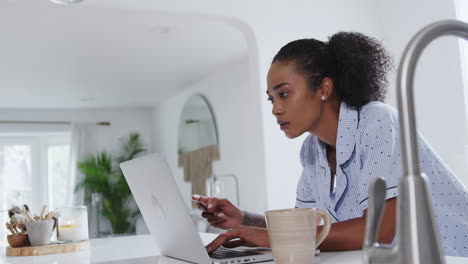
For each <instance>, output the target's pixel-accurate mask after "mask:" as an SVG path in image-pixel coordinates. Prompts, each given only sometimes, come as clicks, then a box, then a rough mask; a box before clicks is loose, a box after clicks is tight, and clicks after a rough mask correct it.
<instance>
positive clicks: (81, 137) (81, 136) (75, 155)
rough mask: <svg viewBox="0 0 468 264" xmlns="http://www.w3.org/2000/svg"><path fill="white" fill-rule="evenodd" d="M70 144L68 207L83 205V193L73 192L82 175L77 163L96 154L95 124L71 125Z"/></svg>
mask: <svg viewBox="0 0 468 264" xmlns="http://www.w3.org/2000/svg"><path fill="white" fill-rule="evenodd" d="M71 130H72V133H71V144H70V188H69V190H70V192H69V193H70V196H69V197H68V201H69V203H68V204H70V205H84V191H83V190H82V189H81V190H79V191H78V192H76V193H75V192H74V190H75V186H76V185H77V184H78V183H79V182H81V181H82V180H83V178H84V175H83V174H81V173H80V171H79V170H78V163H79V162H80V161H81V160H82V159H83V158H84V157H85V156H86V155H88V154H91V153H92V154H94V153H95V152H96V149H95V146H96V142H95V135H96V131H95V130H96V124H94V123H73V124H72V129H71Z"/></svg>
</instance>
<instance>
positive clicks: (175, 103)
mask: <svg viewBox="0 0 468 264" xmlns="http://www.w3.org/2000/svg"><path fill="white" fill-rule="evenodd" d="M249 76H250V73H249V66H248V61H247V60H246V58H242V59H241V60H239V61H236V62H233V63H232V64H230V65H227V66H225V67H221V68H220V69H219V70H218V71H217V72H214V73H212V74H210V75H209V76H207V77H206V78H204V79H202V80H200V81H199V82H197V83H195V84H193V85H190V86H188V87H187V89H185V91H184V92H183V93H181V94H179V95H177V96H174V97H172V98H168V99H167V100H165V101H164V102H163V103H161V104H159V105H157V106H156V107H155V109H154V120H155V122H154V124H155V127H154V131H155V133H154V135H155V137H154V139H155V141H154V149H155V151H161V152H163V153H165V155H166V157H167V159H168V162H169V165H170V167H171V170H172V172H173V173H174V177H175V178H176V182H177V184H178V186H179V188H180V189H181V192H182V193H183V197H184V199H185V201H186V202H187V204H190V197H191V186H190V183H186V182H184V181H183V176H182V173H183V170H182V169H181V168H178V166H177V158H178V153H177V150H178V135H179V131H178V128H179V123H180V118H181V113H182V109H183V107H184V104H185V102H186V101H187V100H188V99H189V98H190V96H192V95H194V94H202V95H203V96H205V97H206V99H207V100H208V101H209V103H210V105H211V107H212V109H213V112H214V115H215V119H216V123H217V129H218V134H219V146H220V157H221V159H220V160H219V161H215V162H214V166H213V169H214V173H216V174H226V173H234V174H235V175H236V176H237V177H238V178H239V185H240V205H241V207H242V208H245V209H247V210H251V211H259V212H262V211H263V210H264V208H266V187H265V181H266V179H265V171H264V164H263V153H262V150H263V146H262V145H263V141H262V130H261V129H260V127H259V124H260V123H261V115H260V103H259V100H260V98H259V96H258V93H257V92H256V89H253V88H252V87H251V85H250V80H249Z"/></svg>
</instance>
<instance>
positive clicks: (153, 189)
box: [120, 153, 212, 264]
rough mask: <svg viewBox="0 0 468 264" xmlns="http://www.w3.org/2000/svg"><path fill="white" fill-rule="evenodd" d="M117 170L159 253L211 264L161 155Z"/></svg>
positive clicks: (155, 155) (146, 157) (137, 159)
mask: <svg viewBox="0 0 468 264" xmlns="http://www.w3.org/2000/svg"><path fill="white" fill-rule="evenodd" d="M120 167H121V168H122V172H123V173H124V176H125V179H126V180H127V182H128V185H129V186H130V190H131V191H132V193H133V196H134V197H135V201H136V203H137V204H138V207H139V208H140V211H141V213H142V215H143V219H144V220H145V222H146V224H147V226H148V229H149V231H150V232H151V234H152V236H153V238H154V240H155V242H156V244H157V245H158V247H159V250H160V251H161V253H162V254H163V255H166V256H169V257H173V258H177V259H182V260H185V261H189V262H195V263H201V264H203V263H206V264H210V263H212V262H211V260H210V257H209V256H208V253H207V252H206V250H205V247H204V245H203V241H202V240H201V238H200V236H199V234H198V231H197V229H196V228H195V225H194V224H193V222H192V219H191V217H190V214H189V211H188V208H187V205H186V204H185V202H184V201H183V199H182V196H181V194H180V192H179V188H178V187H177V184H176V182H175V180H174V177H173V176H172V174H171V171H170V169H169V167H168V165H167V162H166V160H165V158H164V157H163V155H162V154H160V153H154V154H150V155H147V156H143V157H139V158H136V159H133V160H130V161H127V162H123V163H121V164H120Z"/></svg>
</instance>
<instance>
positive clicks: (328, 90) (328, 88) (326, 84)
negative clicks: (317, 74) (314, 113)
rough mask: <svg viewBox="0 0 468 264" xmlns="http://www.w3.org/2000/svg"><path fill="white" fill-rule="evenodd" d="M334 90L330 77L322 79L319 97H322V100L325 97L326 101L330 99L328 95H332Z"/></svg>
mask: <svg viewBox="0 0 468 264" xmlns="http://www.w3.org/2000/svg"><path fill="white" fill-rule="evenodd" d="M334 89H335V86H334V83H333V79H332V78H330V77H325V78H323V80H322V83H321V84H320V92H321V94H320V95H321V96H322V98H323V97H325V98H326V99H328V97H330V95H332V94H333V90H334Z"/></svg>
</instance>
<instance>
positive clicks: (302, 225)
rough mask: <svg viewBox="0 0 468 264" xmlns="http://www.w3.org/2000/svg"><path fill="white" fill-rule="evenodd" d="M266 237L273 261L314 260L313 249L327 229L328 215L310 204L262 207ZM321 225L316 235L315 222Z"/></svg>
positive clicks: (329, 222)
mask: <svg viewBox="0 0 468 264" xmlns="http://www.w3.org/2000/svg"><path fill="white" fill-rule="evenodd" d="M265 215H266V222H267V226H268V237H269V240H270V245H271V249H272V251H273V258H274V260H275V263H276V264H292V263H307V264H311V263H314V257H315V249H316V248H317V247H318V246H319V245H320V244H321V243H322V242H323V240H325V238H326V237H327V235H328V232H329V231H330V227H331V219H330V215H329V214H328V213H326V212H324V211H320V210H316V209H311V208H291V209H282V210H271V211H266V212H265ZM320 218H323V220H324V225H323V229H322V231H321V233H320V235H318V237H317V225H318V223H319V219H320Z"/></svg>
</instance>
